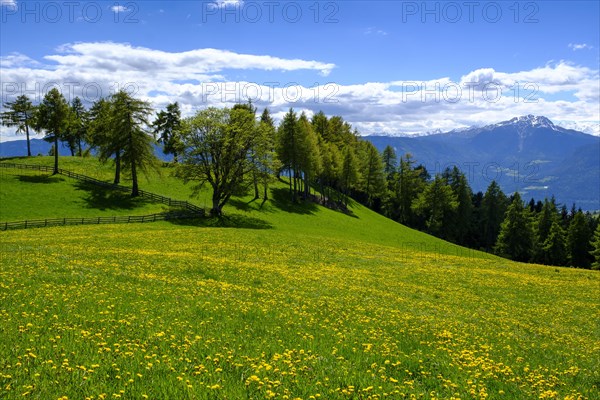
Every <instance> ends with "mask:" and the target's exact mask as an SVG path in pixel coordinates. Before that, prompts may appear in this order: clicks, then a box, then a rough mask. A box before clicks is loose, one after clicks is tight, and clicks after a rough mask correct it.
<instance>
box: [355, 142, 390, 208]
mask: <svg viewBox="0 0 600 400" xmlns="http://www.w3.org/2000/svg"><path fill="white" fill-rule="evenodd" d="M360 144H361V147H362V152H361V156H362V157H361V158H362V159H361V163H360V164H361V171H362V182H361V183H362V185H361V186H362V190H363V191H364V192H365V194H366V196H367V204H368V205H369V207H372V206H373V200H374V198H376V197H380V196H382V194H383V193H384V191H385V177H384V164H383V161H382V159H381V154H379V151H377V148H376V147H375V146H374V145H373V144H372V143H371V142H369V141H362V142H360Z"/></svg>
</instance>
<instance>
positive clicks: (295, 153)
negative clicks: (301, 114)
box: [277, 108, 300, 201]
mask: <svg viewBox="0 0 600 400" xmlns="http://www.w3.org/2000/svg"><path fill="white" fill-rule="evenodd" d="M277 156H278V157H279V160H280V161H281V163H282V167H283V168H284V169H287V171H288V174H289V179H290V195H291V197H292V201H296V198H297V192H298V175H299V161H300V140H299V129H298V118H297V116H296V113H295V112H294V110H293V109H291V108H290V110H289V111H288V112H287V113H286V114H285V116H284V117H283V121H281V124H279V128H278V130H277Z"/></svg>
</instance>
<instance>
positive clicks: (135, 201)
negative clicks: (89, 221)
mask: <svg viewBox="0 0 600 400" xmlns="http://www.w3.org/2000/svg"><path fill="white" fill-rule="evenodd" d="M75 188H76V189H77V190H83V191H85V192H87V196H85V197H84V198H83V200H84V201H85V202H86V203H87V207H88V208H95V209H98V210H134V209H136V208H139V207H142V206H144V205H146V204H148V203H151V201H150V200H148V199H145V198H142V197H131V194H130V192H125V191H120V190H112V189H109V188H105V187H100V186H97V185H94V184H91V183H88V182H77V183H75Z"/></svg>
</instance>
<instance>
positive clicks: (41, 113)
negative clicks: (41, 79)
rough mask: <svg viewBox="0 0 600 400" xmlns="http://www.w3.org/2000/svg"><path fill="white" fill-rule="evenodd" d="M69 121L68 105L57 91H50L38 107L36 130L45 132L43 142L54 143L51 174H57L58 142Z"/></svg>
mask: <svg viewBox="0 0 600 400" xmlns="http://www.w3.org/2000/svg"><path fill="white" fill-rule="evenodd" d="M69 120H70V108H69V104H68V103H67V101H66V100H65V98H64V97H63V95H62V94H61V93H60V91H59V90H58V89H56V88H53V89H51V90H50V91H49V92H48V93H46V95H45V96H44V100H43V101H42V103H41V104H40V105H39V107H38V112H37V116H36V128H37V129H38V130H44V131H45V132H46V137H45V138H44V140H46V141H49V142H52V143H54V172H53V174H58V153H59V152H58V141H59V140H62V139H63V138H64V136H65V134H66V132H67V129H68V127H69Z"/></svg>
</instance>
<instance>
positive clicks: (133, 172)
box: [131, 162, 140, 197]
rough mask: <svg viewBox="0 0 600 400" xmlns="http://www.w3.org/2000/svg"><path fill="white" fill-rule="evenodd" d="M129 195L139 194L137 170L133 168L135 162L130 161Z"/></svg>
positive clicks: (136, 195) (135, 195)
mask: <svg viewBox="0 0 600 400" xmlns="http://www.w3.org/2000/svg"><path fill="white" fill-rule="evenodd" d="M131 180H132V184H131V197H138V196H139V195H140V189H139V187H138V179H137V171H136V169H135V163H134V162H132V163H131Z"/></svg>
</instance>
